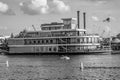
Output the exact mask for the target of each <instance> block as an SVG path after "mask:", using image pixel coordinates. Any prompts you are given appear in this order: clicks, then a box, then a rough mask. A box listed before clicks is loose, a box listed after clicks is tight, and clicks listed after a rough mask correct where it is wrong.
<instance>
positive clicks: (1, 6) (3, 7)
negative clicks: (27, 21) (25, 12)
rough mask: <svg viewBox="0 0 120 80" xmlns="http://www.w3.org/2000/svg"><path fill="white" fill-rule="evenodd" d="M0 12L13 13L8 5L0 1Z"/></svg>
mask: <svg viewBox="0 0 120 80" xmlns="http://www.w3.org/2000/svg"><path fill="white" fill-rule="evenodd" d="M0 13H1V14H5V15H15V13H14V12H13V11H12V10H11V9H10V8H9V6H8V5H7V4H5V3H3V2H0Z"/></svg>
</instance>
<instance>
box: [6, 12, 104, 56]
mask: <svg viewBox="0 0 120 80" xmlns="http://www.w3.org/2000/svg"><path fill="white" fill-rule="evenodd" d="M79 14H80V12H79V11H77V18H63V19H62V21H63V22H62V23H58V22H52V23H47V24H41V30H40V31H27V30H23V31H21V32H20V33H19V34H18V35H17V36H14V37H13V36H12V37H11V38H9V39H7V44H8V48H9V50H8V54H36V53H37V54H45V53H53V54H54V53H58V54H67V53H68V54H76V53H79V54H81V53H83V54H84V53H88V54H89V53H104V52H105V51H104V50H101V44H100V36H99V35H97V34H87V31H86V13H85V12H84V13H83V24H84V26H83V27H84V28H83V29H80V26H79V25H80V20H79V18H80V17H79Z"/></svg>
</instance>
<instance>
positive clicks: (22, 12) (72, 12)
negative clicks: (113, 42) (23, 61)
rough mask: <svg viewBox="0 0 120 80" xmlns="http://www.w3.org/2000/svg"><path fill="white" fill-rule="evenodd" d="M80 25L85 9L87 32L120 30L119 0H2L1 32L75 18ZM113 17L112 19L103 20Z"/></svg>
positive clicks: (114, 31) (38, 26)
mask: <svg viewBox="0 0 120 80" xmlns="http://www.w3.org/2000/svg"><path fill="white" fill-rule="evenodd" d="M78 10H79V11H80V28H83V12H86V20H87V31H88V33H98V34H99V35H102V36H109V35H116V34H118V33H120V27H119V25H120V0H0V35H10V34H11V33H13V34H18V33H19V32H20V31H22V30H23V29H27V30H33V28H32V25H34V26H35V28H36V29H37V30H40V25H41V24H43V23H50V22H61V18H76V16H77V13H76V11H78ZM108 17H109V18H110V21H105V22H103V20H105V19H107V18H108Z"/></svg>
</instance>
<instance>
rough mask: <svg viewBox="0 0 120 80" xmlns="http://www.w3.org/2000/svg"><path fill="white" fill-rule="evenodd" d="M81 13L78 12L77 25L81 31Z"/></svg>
mask: <svg viewBox="0 0 120 80" xmlns="http://www.w3.org/2000/svg"><path fill="white" fill-rule="evenodd" d="M79 14H80V11H77V25H78V29H80V16H79Z"/></svg>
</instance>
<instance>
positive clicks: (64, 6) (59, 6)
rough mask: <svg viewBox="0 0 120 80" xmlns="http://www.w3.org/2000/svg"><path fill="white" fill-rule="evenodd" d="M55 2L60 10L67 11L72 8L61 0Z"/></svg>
mask: <svg viewBox="0 0 120 80" xmlns="http://www.w3.org/2000/svg"><path fill="white" fill-rule="evenodd" d="M53 4H54V5H55V7H56V9H57V10H58V11H59V12H66V11H69V10H70V6H68V5H66V4H65V3H64V2H63V1H61V0H53Z"/></svg>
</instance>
